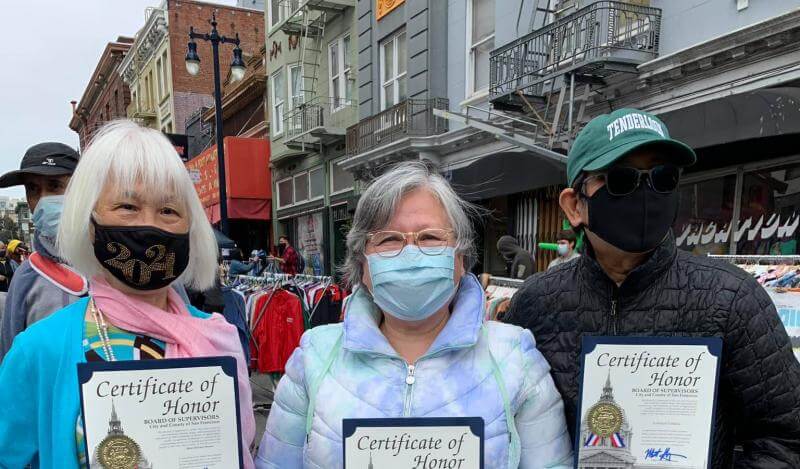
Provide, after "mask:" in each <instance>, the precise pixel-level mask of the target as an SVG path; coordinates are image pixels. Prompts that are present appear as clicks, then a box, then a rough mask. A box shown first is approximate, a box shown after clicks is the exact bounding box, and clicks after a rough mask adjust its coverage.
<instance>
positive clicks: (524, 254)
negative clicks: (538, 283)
mask: <svg viewBox="0 0 800 469" xmlns="http://www.w3.org/2000/svg"><path fill="white" fill-rule="evenodd" d="M497 250H498V251H499V252H500V255H501V256H503V259H505V261H506V264H508V276H509V277H511V278H515V279H520V280H524V279H526V278H528V277H530V276H531V275H533V272H534V271H535V267H534V265H533V255H531V253H529V252H528V251H526V250H524V249H522V247H520V245H519V243H518V242H517V239H516V238H514V237H513V236H508V235H505V236H501V237H500V239H499V240H497Z"/></svg>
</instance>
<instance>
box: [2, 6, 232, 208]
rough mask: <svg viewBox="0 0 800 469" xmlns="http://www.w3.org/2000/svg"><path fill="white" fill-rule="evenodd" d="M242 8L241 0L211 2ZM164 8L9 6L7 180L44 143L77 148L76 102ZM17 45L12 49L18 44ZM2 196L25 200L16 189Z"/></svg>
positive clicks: (4, 168) (5, 95)
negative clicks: (105, 63)
mask: <svg viewBox="0 0 800 469" xmlns="http://www.w3.org/2000/svg"><path fill="white" fill-rule="evenodd" d="M206 1H208V2H209V3H220V4H226V5H235V4H236V1H235V0H206ZM160 3H161V0H69V1H64V0H26V1H15V2H3V19H4V21H3V30H4V33H3V39H2V40H0V64H2V66H0V70H1V72H0V174H4V173H5V172H6V171H9V170H12V169H19V162H20V159H22V155H23V154H24V153H25V150H26V149H27V148H28V147H30V146H31V145H34V144H36V143H39V142H43V141H57V142H63V143H66V144H68V145H70V146H72V147H73V148H77V147H78V134H76V133H75V132H73V131H72V130H71V129H70V128H69V121H70V119H71V117H72V106H71V105H70V103H69V102H70V101H71V100H73V99H74V100H76V101H80V99H81V95H82V94H83V91H84V89H85V88H86V84H87V83H88V81H89V78H90V77H91V74H92V72H93V71H94V68H95V66H96V65H97V62H98V60H99V59H100V54H102V53H103V49H104V48H105V46H106V44H107V43H108V42H110V41H113V40H115V39H116V38H117V36H131V37H132V36H133V35H134V34H136V31H138V30H139V28H141V27H142V26H143V25H144V14H145V9H146V8H147V7H148V6H158V5H159V4H160ZM12 41H13V44H12V43H11V42H12ZM0 195H9V196H12V197H22V196H24V191H23V190H22V189H21V188H19V187H17V188H8V189H0Z"/></svg>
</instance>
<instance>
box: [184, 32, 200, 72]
mask: <svg viewBox="0 0 800 469" xmlns="http://www.w3.org/2000/svg"><path fill="white" fill-rule="evenodd" d="M186 71H187V72H189V75H192V76H197V74H198V73H200V56H199V55H197V43H195V42H194V41H191V42H189V47H188V50H187V51H186Z"/></svg>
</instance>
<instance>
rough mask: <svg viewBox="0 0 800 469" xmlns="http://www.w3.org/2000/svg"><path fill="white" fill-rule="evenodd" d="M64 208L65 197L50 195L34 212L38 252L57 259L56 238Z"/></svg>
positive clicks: (40, 201) (35, 242)
mask: <svg viewBox="0 0 800 469" xmlns="http://www.w3.org/2000/svg"><path fill="white" fill-rule="evenodd" d="M63 208H64V196H63V195H48V196H46V197H42V198H41V199H39V203H37V204H36V210H34V212H33V226H34V227H35V228H36V236H35V237H34V244H36V246H35V248H36V250H37V251H44V254H46V255H49V257H53V258H55V257H57V254H58V251H57V250H56V236H57V235H58V223H59V221H60V220H61V212H62V210H63Z"/></svg>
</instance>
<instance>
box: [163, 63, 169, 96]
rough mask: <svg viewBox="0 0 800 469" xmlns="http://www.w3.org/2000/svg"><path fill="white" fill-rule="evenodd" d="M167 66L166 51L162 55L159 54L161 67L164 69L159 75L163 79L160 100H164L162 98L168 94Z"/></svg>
mask: <svg viewBox="0 0 800 469" xmlns="http://www.w3.org/2000/svg"><path fill="white" fill-rule="evenodd" d="M167 64H168V62H167V51H164V53H163V54H161V66H162V67H163V68H164V70H163V72H162V73H161V74H162V76H163V77H164V93H163V94H162V95H161V99H164V97H166V95H167V94H169V86H168V84H169V67H168V65H167Z"/></svg>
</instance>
